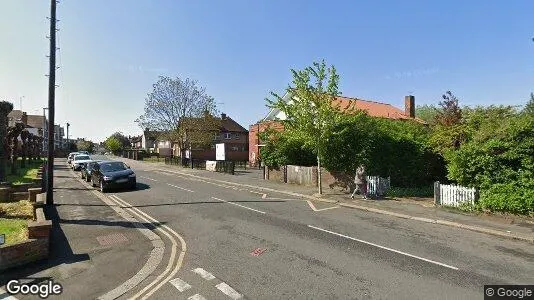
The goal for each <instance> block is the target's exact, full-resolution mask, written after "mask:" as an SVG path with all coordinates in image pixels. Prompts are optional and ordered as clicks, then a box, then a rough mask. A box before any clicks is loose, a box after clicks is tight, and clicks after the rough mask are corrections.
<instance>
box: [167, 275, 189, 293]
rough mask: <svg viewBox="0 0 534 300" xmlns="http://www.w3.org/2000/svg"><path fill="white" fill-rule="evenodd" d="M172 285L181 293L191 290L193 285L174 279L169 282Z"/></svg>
mask: <svg viewBox="0 0 534 300" xmlns="http://www.w3.org/2000/svg"><path fill="white" fill-rule="evenodd" d="M169 283H170V284H172V285H174V287H175V288H177V289H178V290H179V291H180V292H183V291H186V290H188V289H190V288H191V285H190V284H189V283H187V282H185V281H183V280H182V279H180V278H174V279H173V280H170V281H169Z"/></svg>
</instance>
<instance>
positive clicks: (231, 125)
mask: <svg viewBox="0 0 534 300" xmlns="http://www.w3.org/2000/svg"><path fill="white" fill-rule="evenodd" d="M221 127H222V128H221V131H231V132H245V133H246V132H248V130H246V129H245V128H244V127H243V126H241V125H239V123H237V122H236V121H234V119H232V118H230V117H228V116H226V117H225V118H223V119H222V124H221Z"/></svg>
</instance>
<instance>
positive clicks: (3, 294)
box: [0, 288, 18, 300]
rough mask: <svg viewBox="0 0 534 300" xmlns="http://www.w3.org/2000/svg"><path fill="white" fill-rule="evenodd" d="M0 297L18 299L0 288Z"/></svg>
mask: <svg viewBox="0 0 534 300" xmlns="http://www.w3.org/2000/svg"><path fill="white" fill-rule="evenodd" d="M0 299H3V300H18V299H17V298H15V296H11V295H10V294H9V293H8V292H6V291H4V290H3V289H2V288H0Z"/></svg>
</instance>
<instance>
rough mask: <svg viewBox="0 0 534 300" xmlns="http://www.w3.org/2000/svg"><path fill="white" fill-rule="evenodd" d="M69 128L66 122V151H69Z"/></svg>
mask: <svg viewBox="0 0 534 300" xmlns="http://www.w3.org/2000/svg"><path fill="white" fill-rule="evenodd" d="M69 127H70V123H68V122H67V151H70V142H69Z"/></svg>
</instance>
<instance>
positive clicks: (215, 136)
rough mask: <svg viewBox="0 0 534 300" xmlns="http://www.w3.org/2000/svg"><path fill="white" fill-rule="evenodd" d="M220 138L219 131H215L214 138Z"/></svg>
mask: <svg viewBox="0 0 534 300" xmlns="http://www.w3.org/2000/svg"><path fill="white" fill-rule="evenodd" d="M218 138H219V133H217V132H215V133H214V134H213V140H214V141H215V140H216V139H218Z"/></svg>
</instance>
